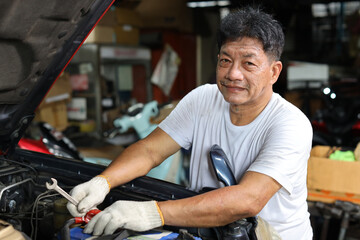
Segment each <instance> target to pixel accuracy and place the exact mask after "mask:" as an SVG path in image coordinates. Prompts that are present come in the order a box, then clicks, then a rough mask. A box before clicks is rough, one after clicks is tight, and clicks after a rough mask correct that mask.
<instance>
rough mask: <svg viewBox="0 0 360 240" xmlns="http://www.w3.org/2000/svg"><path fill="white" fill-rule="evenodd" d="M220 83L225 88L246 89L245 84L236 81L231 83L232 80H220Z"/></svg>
mask: <svg viewBox="0 0 360 240" xmlns="http://www.w3.org/2000/svg"><path fill="white" fill-rule="evenodd" d="M220 85H221V86H224V87H226V88H234V89H239V90H244V89H248V87H247V86H243V85H240V84H237V83H236V82H235V83H232V82H231V83H229V82H226V81H220Z"/></svg>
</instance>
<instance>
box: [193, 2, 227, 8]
mask: <svg viewBox="0 0 360 240" xmlns="http://www.w3.org/2000/svg"><path fill="white" fill-rule="evenodd" d="M229 5H230V1H227V0H219V1H201V2H188V3H187V6H188V7H190V8H197V7H216V6H219V7H225V6H229Z"/></svg>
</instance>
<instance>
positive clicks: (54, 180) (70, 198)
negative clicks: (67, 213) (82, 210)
mask: <svg viewBox="0 0 360 240" xmlns="http://www.w3.org/2000/svg"><path fill="white" fill-rule="evenodd" d="M51 180H52V181H53V184H50V183H46V188H47V189H49V190H55V191H57V192H58V193H60V194H61V195H62V196H63V197H64V198H66V199H67V200H69V202H71V203H72V204H74V205H75V206H77V205H78V204H79V202H78V201H76V200H75V199H74V198H73V197H71V196H70V195H69V194H68V193H67V192H65V191H64V190H63V189H62V188H61V187H59V185H58V184H57V181H56V179H55V178H51Z"/></svg>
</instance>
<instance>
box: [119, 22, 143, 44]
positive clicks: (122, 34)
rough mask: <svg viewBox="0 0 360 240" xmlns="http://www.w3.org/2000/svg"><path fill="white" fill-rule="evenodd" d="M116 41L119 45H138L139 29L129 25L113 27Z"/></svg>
mask: <svg viewBox="0 0 360 240" xmlns="http://www.w3.org/2000/svg"><path fill="white" fill-rule="evenodd" d="M115 33H116V43H118V44H121V45H138V44H139V38H140V32H139V29H138V28H136V27H133V26H131V25H120V26H118V27H115Z"/></svg>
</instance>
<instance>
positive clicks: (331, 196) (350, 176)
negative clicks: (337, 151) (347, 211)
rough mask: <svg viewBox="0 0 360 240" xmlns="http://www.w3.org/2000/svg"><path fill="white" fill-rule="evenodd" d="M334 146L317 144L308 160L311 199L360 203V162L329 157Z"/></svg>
mask: <svg viewBox="0 0 360 240" xmlns="http://www.w3.org/2000/svg"><path fill="white" fill-rule="evenodd" d="M331 150H332V148H331V147H329V146H315V147H313V149H312V150H311V154H310V158H309V162H308V176H307V187H308V190H309V199H310V200H314V199H316V200H317V201H318V200H321V201H324V202H333V201H335V200H344V201H351V202H358V203H360V184H359V183H360V162H346V161H339V160H332V159H329V158H328V156H329V154H330V153H331Z"/></svg>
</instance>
